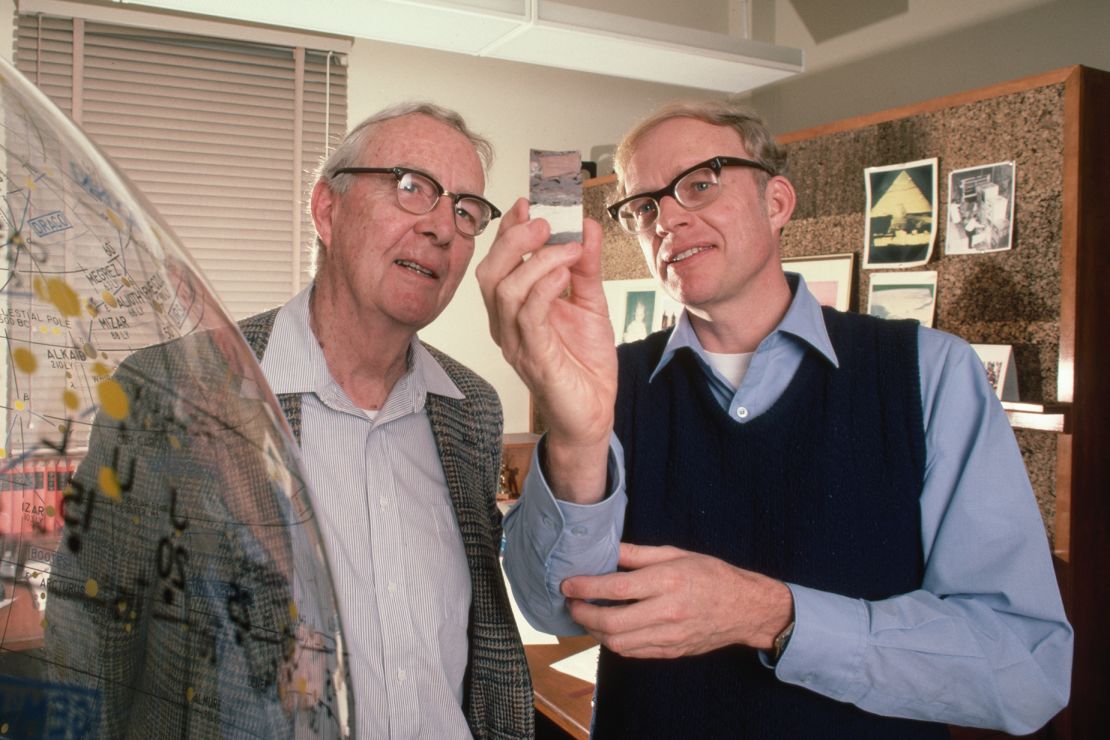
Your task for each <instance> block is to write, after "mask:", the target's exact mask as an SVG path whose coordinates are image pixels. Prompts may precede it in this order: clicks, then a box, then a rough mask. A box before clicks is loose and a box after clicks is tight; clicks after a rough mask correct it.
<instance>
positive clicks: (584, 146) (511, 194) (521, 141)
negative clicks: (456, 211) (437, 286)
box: [347, 40, 706, 432]
mask: <svg viewBox="0 0 1110 740" xmlns="http://www.w3.org/2000/svg"><path fill="white" fill-rule="evenodd" d="M348 72H349V76H348V80H349V83H348V92H347V96H348V109H349V114H348V115H349V123H350V124H352V125H353V124H354V123H356V122H357V121H359V120H361V119H362V118H364V117H365V116H367V115H369V114H371V113H373V112H374V111H376V110H378V109H379V108H382V107H384V106H386V105H388V104H390V103H393V102H396V101H399V100H404V99H407V98H426V99H430V100H433V101H435V102H437V103H440V104H442V105H446V106H448V107H450V108H454V109H456V110H458V111H459V112H460V113H462V114H463V115H464V116H465V117H466V119H467V122H468V123H469V124H470V125H471V126H472V127H473V128H474V129H475V130H477V131H479V132H481V133H482V134H484V135H485V136H487V137H489V138H490V139H491V140H492V141H493V142H494V145H495V147H496V150H497V152H496V159H495V162H494V166H493V170H492V172H491V173H490V178H489V182H488V184H487V188H486V196H487V197H489V199H490V200H492V201H493V202H494V203H496V204H497V205H498V207H500V208H501V209H502V210H506V209H507V208H509V207H510V206H511V205H512V204H513V202H514V201H515V200H516V198H518V197H520V196H527V194H528V150H529V149H531V148H537V149H571V150H578V151H580V152H582V153H583V155H584V156H585V157H586V158H589V156H590V152H591V149H592V148H593V147H595V146H604V145H611V144H613V143H615V142H616V140H617V139H618V138H619V136H620V134H621V133H622V132H623V131H624V130H625V129H627V128H628V127H629V126H630V124H631V123H632V122H633V121H635V120H636V119H637V118H638V117H640V116H642V115H644V114H646V113H647V112H649V111H650V110H652V109H653V108H655V107H656V106H658V105H659V104H660V103H662V102H663V101H666V100H669V99H671V98H673V97H676V96H679V95H683V94H686V95H702V96H704V95H705V94H706V93H704V92H701V93H699V92H697V91H693V90H687V89H684V88H677V87H670V86H663V85H653V84H650V83H644V82H634V81H629V80H621V79H617V78H615V77H603V76H600V75H592V74H585V73H581V72H568V71H563V70H555V69H549V68H544V67H538V66H533V65H527V64H520V63H516V62H504V61H498V60H494V59H479V58H476V57H467V56H462V55H458V54H448V53H444V52H435V51H428V50H424V49H415V48H411V47H405V46H397V45H394V44H385V43H380V42H374V41H365V40H359V41H356V42H355V45H354V48H353V49H352V50H351V55H350V68H349V70H348ZM492 231H493V229H492V228H491V230H490V232H487V234H484V235H483V236H482V237H479V239H478V243H477V246H476V249H475V254H474V260H473V262H472V263H471V269H470V272H469V275H468V277H467V279H465V280H464V281H463V283H462V285H461V286H460V287H459V291H458V293H457V294H456V295H455V300H454V301H453V302H452V303H451V305H450V306H448V308H447V310H446V311H445V312H444V313H443V315H442V316H440V318H439V319H438V320H436V321H435V322H434V323H433V324H432V325H430V326H429V327H427V328H426V329H424V331H422V332H421V333H420V335H421V337H422V338H423V339H424V340H425V341H427V342H430V343H431V344H433V345H435V346H437V347H439V348H440V349H442V350H443V351H445V352H447V353H448V354H450V355H451V356H453V357H455V358H456V359H458V360H459V361H460V362H463V363H464V364H466V365H468V366H469V367H471V368H473V369H474V370H475V371H476V372H478V373H479V374H481V375H482V376H484V377H485V378H487V379H488V380H489V381H490V382H491V383H493V385H494V387H495V388H497V391H498V393H499V394H500V395H501V400H502V404H503V405H504V408H505V430H506V431H507V432H524V431H528V392H527V389H526V388H525V387H524V385H523V384H522V383H521V382H520V381H519V380H518V379H517V377H516V375H515V374H514V373H513V371H512V369H511V368H510V367H509V366H508V364H507V363H505V361H504V360H503V359H502V357H501V351H500V350H499V349H498V348H497V346H496V345H495V344H494V343H493V341H492V340H491V339H490V337H489V331H488V329H487V322H486V312H485V307H484V305H483V304H482V298H481V294H480V293H479V291H478V285H477V282H476V281H475V280H474V277H473V272H474V266H475V265H476V264H477V263H478V261H479V260H480V259H481V258H482V256H483V255H484V254H485V253H486V251H487V250H488V249H489V244H490V242H491V241H492V237H493V233H492Z"/></svg>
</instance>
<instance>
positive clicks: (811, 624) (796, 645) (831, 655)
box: [761, 583, 868, 702]
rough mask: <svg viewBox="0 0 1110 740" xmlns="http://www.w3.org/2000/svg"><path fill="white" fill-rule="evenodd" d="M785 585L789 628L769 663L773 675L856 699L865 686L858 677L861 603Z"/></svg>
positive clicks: (863, 636)
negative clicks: (791, 607)
mask: <svg viewBox="0 0 1110 740" xmlns="http://www.w3.org/2000/svg"><path fill="white" fill-rule="evenodd" d="M787 586H788V587H789V588H790V592H791V594H792V595H793V597H794V633H793V634H792V635H791V636H790V643H789V644H788V645H787V646H786V650H785V651H783V654H782V656H781V657H780V658H779V662H778V663H777V664H776V665H775V676H776V677H778V679H779V680H780V681H784V682H786V683H790V684H795V685H797V686H802V687H805V688H807V689H811V690H813V691H816V692H818V693H820V694H823V695H824V696H828V697H830V698H833V699H836V700H838V701H846V702H856V701H858V700H859V699H860V698H862V697H863V695H864V694H865V693H866V691H867V687H866V685H865V684H864V682H863V681H861V680H860V676H861V672H862V666H863V656H864V652H865V649H866V647H867V634H868V628H867V608H866V606H865V604H864V603H863V601H861V600H859V599H852V598H849V597H847V596H839V595H837V594H831V593H828V592H825V591H818V590H816V589H812V588H806V587H805V586H798V585H795V584H792V583H790V584H787ZM761 657H763V656H761ZM763 659H764V662H766V658H765V657H763Z"/></svg>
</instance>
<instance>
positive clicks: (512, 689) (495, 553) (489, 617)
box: [239, 309, 535, 738]
mask: <svg viewBox="0 0 1110 740" xmlns="http://www.w3.org/2000/svg"><path fill="white" fill-rule="evenodd" d="M277 312H278V309H273V310H270V311H267V312H265V313H262V314H258V315H256V316H252V317H251V318H248V319H244V320H243V321H241V322H240V324H239V327H240V329H242V331H243V334H244V336H245V337H246V339H247V343H248V344H249V345H250V347H251V349H252V350H254V353H255V355H256V356H257V358H258V360H259V362H261V360H262V356H263V354H264V353H265V351H266V345H267V344H268V342H269V339H270V333H271V332H272V330H273V326H274V319H275V318H276V317H277ZM425 346H426V347H427V349H428V351H429V352H431V353H432V356H433V357H434V358H435V360H436V361H437V362H438V363H439V364H440V365H441V366H442V367H443V368H444V370H446V372H447V374H448V375H449V376H450V378H451V380H452V381H453V382H454V383H455V385H456V386H457V387H458V388H459V390H460V391H462V393H463V394H464V396H465V398H463V399H452V398H446V397H444V396H438V395H435V394H428V398H427V403H426V407H425V408H426V410H427V413H428V419H429V421H430V422H431V427H432V434H433V436H434V437H435V441H436V447H437V448H438V450H439V458H440V463H441V464H442V466H443V473H444V476H445V478H446V480H447V488H448V491H449V493H450V496H451V503H452V505H453V508H454V510H455V516H456V518H457V519H458V523H459V531H460V533H461V534H462V541H463V548H464V550H465V552H466V561H467V566H468V569H469V571H470V581H471V591H472V600H471V605H470V617H469V626H468V629H467V634H468V638H469V642H470V646H469V664H468V666H467V671H466V677H465V679H464V696H463V710H464V712H465V714H466V718H467V722H468V724H469V726H470V731H471V733H472V734H473V735H474V737H475V738H528V737H532V736H533V735H534V733H535V730H534V710H533V694H532V682H531V677H530V675H529V673H528V662H527V660H526V659H525V656H524V648H523V646H522V644H521V641H520V635H519V633H518V632H517V629H516V625H515V622H514V620H513V614H512V609H511V607H510V605H509V596H508V594H507V593H506V591H505V584H504V579H503V578H502V576H501V567H500V562H499V555H500V546H501V513H500V511H499V510H498V508H497V504H496V499H495V494H496V491H497V481H498V474H499V472H500V466H501V430H502V416H501V403H500V401H499V399H498V398H497V394H496V392H495V391H494V390H493V388H492V387H491V386H490V385H489V384H488V383H487V382H486V381H484V380H483V379H481V378H480V377H478V376H477V375H476V374H475V373H473V372H472V371H471V370H469V369H467V368H466V367H464V366H463V365H461V364H459V363H458V362H456V361H455V360H453V359H451V358H450V357H448V356H447V355H445V354H443V353H442V352H440V351H439V350H437V349H435V348H433V347H430V346H428V345H425ZM278 403H279V404H280V406H281V410H282V412H283V413H284V414H285V418H286V420H287V421H288V422H289V427H290V429H291V431H292V433H293V437H294V439H295V440H296V441H297V443H298V445H299V444H300V436H301V398H300V395H299V394H296V393H289V394H279V395H278ZM362 711H367V709H362Z"/></svg>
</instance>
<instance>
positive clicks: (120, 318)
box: [0, 59, 354, 738]
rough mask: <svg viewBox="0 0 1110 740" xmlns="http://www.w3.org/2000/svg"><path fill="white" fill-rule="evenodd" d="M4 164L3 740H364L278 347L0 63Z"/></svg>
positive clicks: (0, 221) (0, 438)
mask: <svg viewBox="0 0 1110 740" xmlns="http://www.w3.org/2000/svg"><path fill="white" fill-rule="evenodd" d="M0 151H2V154H0V163H2V164H0V188H2V192H3V202H2V204H0V244H2V245H3V254H2V258H0V331H2V332H3V339H4V352H3V355H2V358H3V359H2V363H3V365H2V367H0V384H2V391H0V589H2V593H0V736H3V737H95V736H99V737H103V738H114V737H143V738H149V737H174V738H182V737H197V738H211V737H227V738H232V737H234V738H239V737H260V738H281V737H342V736H345V735H347V734H348V732H347V728H348V727H350V726H352V723H353V712H354V706H353V704H352V700H351V697H350V694H349V691H348V687H349V680H348V672H347V660H346V656H345V654H344V647H343V637H342V630H341V625H340V622H339V616H338V608H337V606H336V599H335V593H334V589H333V585H332V582H331V579H330V575H329V572H328V567H327V563H326V561H325V559H324V554H323V552H324V550H323V548H322V546H321V542H320V536H319V531H318V529H317V527H316V523H315V519H314V516H313V512H312V508H311V506H310V504H309V500H308V496H307V491H306V489H305V485H304V482H303V477H302V475H301V472H300V470H299V468H298V466H297V463H296V456H295V452H294V447H293V442H292V440H291V439H290V436H289V432H288V427H287V426H286V425H285V421H284V416H283V413H282V409H281V407H279V405H278V401H277V399H275V398H274V396H273V394H272V393H271V392H270V390H269V388H268V387H267V385H266V382H265V379H264V378H263V376H262V372H261V370H260V369H259V367H258V363H257V361H256V354H255V353H256V351H257V352H260V351H261V348H260V347H258V346H254V345H249V344H248V343H247V342H245V341H244V337H243V335H242V334H240V332H239V331H238V329H237V328H236V326H235V324H234V323H233V322H232V321H231V319H230V318H229V317H228V314H227V312H226V311H225V310H224V308H223V307H222V306H221V304H220V302H219V300H218V299H217V298H216V297H215V295H214V293H213V292H212V289H211V288H210V287H209V285H208V283H206V282H205V280H204V278H203V277H202V276H201V274H200V272H199V270H198V269H197V268H196V266H195V265H194V264H193V263H192V261H191V260H190V259H189V257H188V255H187V253H186V251H185V249H184V248H183V247H182V246H181V245H180V243H179V242H178V241H177V239H176V238H175V237H174V236H173V234H172V233H171V232H170V230H169V229H168V228H167V227H166V226H165V225H164V224H163V222H162V221H161V220H160V219H159V217H158V216H157V214H156V213H155V212H154V210H153V209H152V208H151V206H150V205H149V204H148V203H147V202H146V201H145V200H144V199H143V198H142V196H141V195H140V194H139V193H138V192H137V191H136V190H135V188H134V187H133V186H132V185H131V184H130V183H129V182H128V181H127V180H126V179H125V178H124V177H123V176H122V175H120V174H119V172H118V171H117V170H116V169H115V168H114V167H113V166H112V165H111V164H110V163H109V162H108V161H107V159H106V158H105V157H104V156H103V155H102V154H100V153H99V151H98V150H97V149H96V148H95V147H94V146H93V145H92V144H90V143H89V141H88V140H87V139H86V138H85V137H84V135H83V134H82V133H81V131H80V130H79V129H78V128H77V127H76V126H75V125H74V124H73V123H72V122H70V121H69V120H68V119H67V118H66V117H65V115H64V114H62V113H61V112H59V111H58V110H57V109H56V108H55V107H54V106H53V104H52V103H50V102H49V101H48V100H47V98H46V97H45V96H44V95H42V94H41V93H40V92H39V91H38V90H37V89H36V88H35V87H34V86H33V85H31V84H30V83H29V82H27V80H26V79H24V78H23V77H22V76H21V75H20V74H19V72H17V71H16V70H15V69H13V68H12V67H11V65H9V64H8V63H7V62H6V61H4V60H2V59H0ZM250 334H251V333H250V332H248V340H251V341H252V342H254V343H255V344H257V343H258V342H259V341H261V340H260V338H259V337H254V336H250ZM252 347H253V348H252Z"/></svg>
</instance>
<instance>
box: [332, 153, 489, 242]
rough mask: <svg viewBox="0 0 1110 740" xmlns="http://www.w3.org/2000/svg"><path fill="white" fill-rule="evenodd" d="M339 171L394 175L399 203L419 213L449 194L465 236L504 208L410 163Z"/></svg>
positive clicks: (479, 229)
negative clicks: (453, 187) (448, 185)
mask: <svg viewBox="0 0 1110 740" xmlns="http://www.w3.org/2000/svg"><path fill="white" fill-rule="evenodd" d="M336 175H392V176H393V178H394V179H395V180H396V181H397V205H399V206H400V207H401V208H402V209H403V210H405V211H408V212H409V213H412V214H415V215H417V216H420V215H423V214H425V213H428V212H430V211H431V210H432V209H433V208H435V207H436V204H437V203H439V199H440V198H442V197H443V196H445V195H446V196H447V197H449V198H450V199H451V204H452V206H453V207H454V211H455V229H457V230H458V232H459V233H460V234H462V235H463V236H478V235H479V234H481V233H482V232H483V231H485V230H486V227H487V226H489V222H490V221H492V220H493V219H495V218H500V217H501V211H499V210H497V206H495V205H493V203H490V202H489V201H488V200H486V199H485V198H483V197H481V196H480V195H472V194H470V193H452V192H449V191H447V190H444V189H443V186H442V185H440V184H439V183H438V182H436V179H435V178H434V177H432V176H431V175H429V174H428V173H427V172H421V171H420V170H414V169H410V168H408V167H342V168H340V169H338V170H336V171H335V172H334V173H333V175H332V176H333V177H334V176H336Z"/></svg>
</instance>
